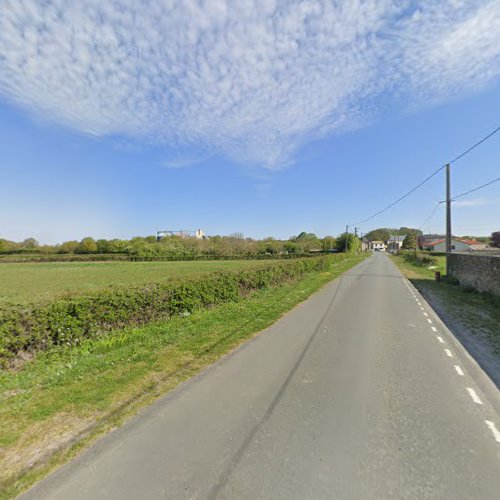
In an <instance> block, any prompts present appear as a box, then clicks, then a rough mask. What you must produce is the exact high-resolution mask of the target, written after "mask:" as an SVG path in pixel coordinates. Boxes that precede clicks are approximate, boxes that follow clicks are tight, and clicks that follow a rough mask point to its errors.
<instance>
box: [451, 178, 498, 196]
mask: <svg viewBox="0 0 500 500" xmlns="http://www.w3.org/2000/svg"><path fill="white" fill-rule="evenodd" d="M498 181H500V177H497V178H496V179H493V180H492V181H490V182H487V183H486V184H482V185H481V186H477V187H475V188H473V189H469V191H465V193H461V194H459V195H457V196H454V197H453V198H452V199H451V201H455V200H458V198H462V196H465V195H467V194H470V193H473V192H474V191H479V190H480V189H483V188H485V187H487V186H491V185H492V184H495V182H498Z"/></svg>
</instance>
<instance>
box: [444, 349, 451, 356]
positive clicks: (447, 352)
mask: <svg viewBox="0 0 500 500" xmlns="http://www.w3.org/2000/svg"><path fill="white" fill-rule="evenodd" d="M444 352H445V353H446V356H448V357H449V358H452V357H453V354H452V353H451V351H450V350H449V349H445V350H444Z"/></svg>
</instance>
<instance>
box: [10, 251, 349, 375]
mask: <svg viewBox="0 0 500 500" xmlns="http://www.w3.org/2000/svg"><path fill="white" fill-rule="evenodd" d="M349 257H351V256H349V255H346V254H338V255H333V256H328V257H316V258H308V259H297V260H292V261H287V262H279V263H275V264H272V265H269V266H266V267H264V268H260V269H252V270H244V271H239V272H216V273H210V274H205V275H200V276H195V277H189V278H187V279H184V280H182V281H181V280H175V281H171V282H168V283H151V284H147V285H142V286H136V287H129V288H107V289H104V290H99V291H96V292H92V293H88V294H85V295H80V296H75V297H71V298H65V299H57V300H56V301H54V302H51V303H48V304H30V305H20V304H13V305H2V306H0V366H6V365H8V361H9V359H11V358H14V357H16V356H17V355H18V354H19V353H21V352H26V351H28V352H36V351H40V350H44V349H48V348H50V347H53V346H60V345H68V346H71V345H77V344H78V343H79V342H80V341H81V340H83V339H88V338H92V337H94V336H96V335H98V334H100V333H103V332H106V331H109V330H112V329H115V328H121V327H125V326H133V325H141V324H145V323H147V322H150V321H153V320H157V319H161V318H167V317H169V316H171V315H175V314H188V313H190V312H192V311H194V310H196V309H200V308H204V307H210V306H212V305H216V304H220V303H223V302H233V301H236V300H238V299H239V298H240V297H241V296H244V295H245V294H247V293H249V292H251V291H253V290H258V289H261V288H266V287H270V286H278V285H281V284H283V283H286V282H287V281H291V280H295V279H298V278H300V277H302V276H304V275H306V274H308V273H311V272H320V271H327V270H329V269H330V268H331V267H332V266H333V265H334V264H336V263H338V262H341V261H343V260H345V259H347V258H349Z"/></svg>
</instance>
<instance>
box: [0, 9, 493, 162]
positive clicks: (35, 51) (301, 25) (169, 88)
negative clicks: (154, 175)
mask: <svg viewBox="0 0 500 500" xmlns="http://www.w3.org/2000/svg"><path fill="white" fill-rule="evenodd" d="M499 32H500V1H499V0H489V1H488V0H482V1H480V0H477V1H476V0H470V1H461V0H436V1H433V2H431V1H427V0H426V1H420V2H412V1H409V0H407V1H396V0H393V1H391V0H364V1H361V0H345V1H335V2H333V1H326V0H303V1H299V0H293V1H289V2H284V1H281V0H252V1H251V0H247V1H243V0H242V1H238V2H231V1H229V0H227V1H226V0H213V1H211V0H204V1H202V0H184V1H181V0H170V1H169V0H144V1H142V2H136V1H133V0H129V1H125V0H109V1H103V0H87V1H85V2H83V1H76V0H47V1H44V2H40V1H38V0H3V1H2V6H1V11H0V93H2V94H3V95H4V96H6V97H7V98H9V99H12V100H14V101H15V102H17V103H19V104H21V105H23V106H25V107H27V108H29V109H32V110H35V111H36V112H38V113H40V114H43V115H44V116H48V117H50V118H51V119H53V120H56V121H58V122H61V123H64V124H67V125H70V126H72V127H74V128H76V129H78V130H81V131H84V132H86V133H90V134H95V135H108V134H113V135H119V136H120V135H123V136H126V137H132V138H135V139H138V140H144V141H155V142H158V143H165V144H168V145H169V146H172V147H174V148H175V147H181V148H185V147H186V146H187V147H189V146H190V145H195V146H196V147H197V148H201V149H203V150H206V151H208V152H209V154H211V153H216V154H222V155H224V156H226V157H229V158H231V159H233V160H236V161H240V162H244V163H249V164H257V165H263V166H265V167H268V168H279V167H281V166H283V165H285V164H287V163H288V162H289V161H290V160H291V158H292V157H293V153H294V150H295V149H296V148H297V147H299V146H300V145H301V144H302V143H303V142H304V141H307V140H310V139H311V138H316V137H319V136H321V135H324V134H327V133H331V132H332V131H338V130H345V129H349V128H352V127H356V126H359V125H360V124H362V123H363V122H365V121H366V120H367V119H371V118H372V117H373V115H374V114H376V97H377V96H378V95H379V94H380V93H382V92H384V93H390V94H392V95H394V96H401V95H403V96H405V100H409V101H410V102H421V101H423V100H425V101H428V100H433V99H443V98H444V97H445V96H447V95H449V94H453V95H455V94H458V93H460V92H463V91H464V90H471V89H477V88H479V87H482V86H484V85H486V84H488V83H490V82H492V81H494V80H495V79H497V78H498V76H499V74H500V43H499V35H498V33H499Z"/></svg>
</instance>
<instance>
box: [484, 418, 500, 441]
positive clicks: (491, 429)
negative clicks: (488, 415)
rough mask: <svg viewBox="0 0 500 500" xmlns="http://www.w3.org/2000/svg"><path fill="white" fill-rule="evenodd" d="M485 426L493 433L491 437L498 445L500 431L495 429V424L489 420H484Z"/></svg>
mask: <svg viewBox="0 0 500 500" xmlns="http://www.w3.org/2000/svg"><path fill="white" fill-rule="evenodd" d="M485 422H486V425H487V426H488V427H489V429H490V431H491V432H493V436H494V437H495V441H496V442H497V443H500V431H499V430H498V429H497V428H496V427H495V423H494V422H492V421H491V420H485Z"/></svg>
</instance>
